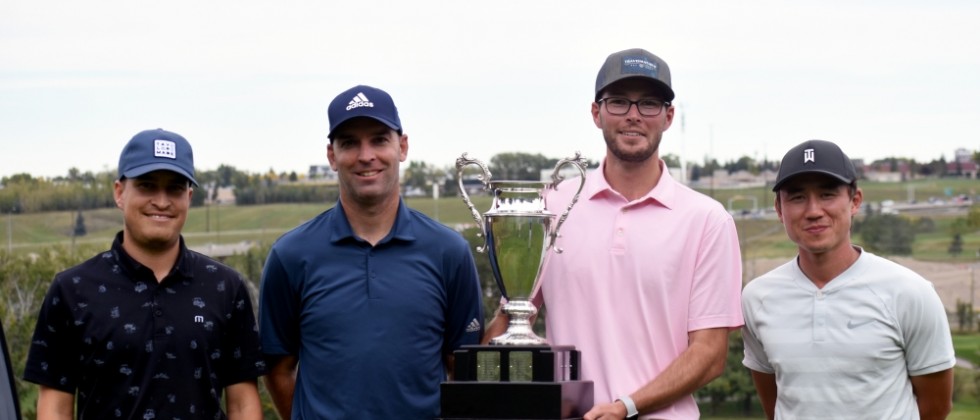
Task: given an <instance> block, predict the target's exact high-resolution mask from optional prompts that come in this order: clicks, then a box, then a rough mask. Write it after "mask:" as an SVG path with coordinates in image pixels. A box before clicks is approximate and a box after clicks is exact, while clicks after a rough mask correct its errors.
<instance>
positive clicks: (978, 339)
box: [953, 334, 980, 418]
mask: <svg viewBox="0 0 980 420" xmlns="http://www.w3.org/2000/svg"><path fill="white" fill-rule="evenodd" d="M953 350H955V351H956V357H959V358H961V359H966V360H969V361H970V363H973V365H974V366H980V334H953ZM978 418H980V417H978Z"/></svg>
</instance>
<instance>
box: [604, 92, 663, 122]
mask: <svg viewBox="0 0 980 420" xmlns="http://www.w3.org/2000/svg"><path fill="white" fill-rule="evenodd" d="M611 99H616V100H621V101H625V102H629V105H627V106H626V110H625V111H623V112H613V111H612V110H611V109H609V104H608V101H609V100H611ZM645 101H655V102H660V106H659V107H657V112H656V113H655V114H645V113H644V112H643V108H641V107H640V102H645ZM603 102H607V103H606V111H607V112H609V113H610V114H612V115H626V114H629V113H630V108H633V105H636V112H639V113H640V115H642V116H644V117H656V116H658V115H660V114H662V113H663V112H664V111H663V110H664V109H666V108H669V107H670V101H661V100H660V99H651V98H644V99H640V100H638V101H631V100H629V99H627V98H624V97H621V96H610V97H607V98H602V99H599V100H598V101H596V103H598V104H599V105H602V103H603Z"/></svg>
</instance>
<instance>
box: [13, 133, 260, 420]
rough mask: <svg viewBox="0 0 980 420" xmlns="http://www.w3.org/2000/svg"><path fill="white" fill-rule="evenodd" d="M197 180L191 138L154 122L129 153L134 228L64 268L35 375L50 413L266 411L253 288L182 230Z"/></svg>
mask: <svg viewBox="0 0 980 420" xmlns="http://www.w3.org/2000/svg"><path fill="white" fill-rule="evenodd" d="M192 185H197V181H195V180H194V156H193V152H192V151H191V145H190V144H189V143H188V142H187V140H186V139H184V138H183V137H181V136H180V135H178V134H176V133H171V132H168V131H164V130H160V129H157V130H146V131H142V132H140V133H138V134H136V136H134V137H133V138H132V140H130V141H129V143H128V144H127V145H126V147H125V148H124V149H123V151H122V155H121V156H120V158H119V179H118V180H117V181H116V182H115V185H114V196H115V200H116V205H117V206H118V207H119V208H120V209H121V210H122V212H123V230H122V232H119V234H117V235H116V239H115V241H114V242H113V244H112V248H111V249H110V250H108V251H106V252H103V253H101V254H99V255H96V256H95V257H93V258H92V259H90V260H88V261H86V262H83V263H81V264H79V265H77V266H75V267H72V268H69V269H68V270H66V271H64V272H61V273H59V274H58V275H57V276H55V279H54V281H53V282H52V283H51V287H50V289H49V290H48V293H47V296H45V298H44V303H43V305H42V307H41V311H40V313H39V314H38V320H37V326H36V327H35V329H34V338H33V339H32V340H31V348H30V353H29V355H28V360H27V367H26V369H25V372H24V379H25V380H27V381H30V382H34V383H37V384H39V385H40V392H39V394H38V401H37V416H38V418H42V419H71V418H73V414H77V416H78V418H79V419H96V420H104V419H116V418H119V419H147V420H149V419H232V420H260V419H261V418H262V407H261V402H260V400H259V394H258V388H257V380H258V377H259V376H261V375H262V374H263V373H264V371H265V364H264V360H263V358H262V352H261V349H260V347H259V337H258V332H257V329H256V324H255V315H254V313H253V310H252V308H253V306H252V299H251V297H250V296H249V292H248V288H247V285H246V283H245V281H244V279H242V277H241V275H239V274H238V273H237V272H235V271H234V270H232V269H231V268H229V267H227V266H225V265H222V264H221V263H219V262H217V261H214V260H212V259H210V258H208V257H206V256H204V255H201V254H199V253H197V252H194V251H191V250H188V249H187V247H186V246H185V244H184V239H183V237H182V236H181V234H180V232H181V229H182V228H183V226H184V222H185V221H186V220H187V210H188V208H189V207H190V202H191V194H192V192H193V189H192ZM223 394H224V398H225V401H226V409H227V414H226V412H225V411H224V410H222V407H221V404H222V399H223ZM76 403H77V406H76ZM76 410H77V411H76Z"/></svg>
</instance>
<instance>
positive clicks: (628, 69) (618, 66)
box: [595, 48, 674, 102]
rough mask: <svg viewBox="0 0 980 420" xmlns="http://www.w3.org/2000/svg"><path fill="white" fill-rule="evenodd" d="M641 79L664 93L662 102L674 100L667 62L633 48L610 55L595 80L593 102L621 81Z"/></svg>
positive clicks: (642, 50)
mask: <svg viewBox="0 0 980 420" xmlns="http://www.w3.org/2000/svg"><path fill="white" fill-rule="evenodd" d="M633 77H637V78H643V79H647V80H650V81H652V82H654V84H656V85H658V86H659V87H660V88H661V89H662V90H663V91H664V98H663V100H665V101H667V102H670V101H673V100H674V90H673V89H671V87H670V67H667V62H666V61H664V60H662V59H661V58H660V57H657V56H655V55H653V54H651V53H650V52H649V51H647V50H644V49H640V48H633V49H629V50H623V51H620V52H616V53H612V54H610V55H609V57H606V62H605V63H603V64H602V68H600V69H599V74H598V75H597V76H596V78H595V100H596V101H598V100H599V95H600V94H602V90H603V89H605V88H607V87H609V85H611V84H613V83H616V82H618V81H620V80H623V79H629V78H633Z"/></svg>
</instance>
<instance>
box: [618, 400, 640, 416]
mask: <svg viewBox="0 0 980 420" xmlns="http://www.w3.org/2000/svg"><path fill="white" fill-rule="evenodd" d="M616 401H619V402H621V403H623V405H625V406H626V420H634V419H638V418H640V412H639V411H636V403H634V402H633V399H632V398H630V396H629V395H623V396H621V397H619V399H618V400H616Z"/></svg>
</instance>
